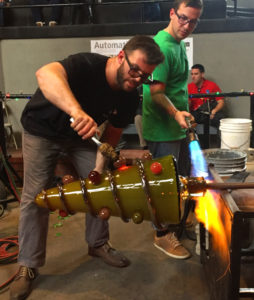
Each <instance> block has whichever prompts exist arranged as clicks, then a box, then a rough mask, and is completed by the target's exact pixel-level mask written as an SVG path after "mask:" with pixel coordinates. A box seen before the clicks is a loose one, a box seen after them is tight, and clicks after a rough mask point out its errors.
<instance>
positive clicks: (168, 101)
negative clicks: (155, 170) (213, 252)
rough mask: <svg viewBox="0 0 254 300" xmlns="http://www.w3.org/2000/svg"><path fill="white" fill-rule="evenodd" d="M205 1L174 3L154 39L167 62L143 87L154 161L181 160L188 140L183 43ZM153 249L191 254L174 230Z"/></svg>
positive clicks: (181, 256) (177, 254) (146, 130)
mask: <svg viewBox="0 0 254 300" xmlns="http://www.w3.org/2000/svg"><path fill="white" fill-rule="evenodd" d="M202 7H203V4H202V0H175V1H174V4H173V8H172V9H171V10H170V23H169V25H168V27H166V28H165V29H164V30H162V31H159V32H158V33H157V35H156V36H155V37H154V39H155V41H156V42H157V44H158V45H159V46H160V48H161V50H162V52H163V54H164V56H165V61H164V62H163V63H162V64H160V65H159V66H158V67H156V69H155V70H154V72H153V80H154V83H153V84H152V85H143V135H144V138H145V140H146V141H147V145H148V149H149V150H150V152H151V153H152V155H153V157H154V158H155V157H160V156H165V155H169V154H172V155H174V156H175V158H176V159H177V160H178V158H179V152H180V146H181V143H182V141H183V140H184V139H185V137H186V128H187V124H186V122H185V117H191V115H190V114H189V113H188V89H187V80H188V61H187V56H186V51H185V44H184V42H183V41H182V40H183V39H185V38H186V37H188V36H189V35H190V34H191V33H192V31H193V30H194V29H195V27H196V25H197V23H198V21H199V17H200V15H201V13H202ZM154 245H155V247H157V248H158V249H160V250H161V251H163V252H164V253H166V254H167V255H169V256H171V257H174V258H178V259H185V258H188V257H189V256H190V253H189V252H188V251H187V250H186V249H185V248H184V247H183V246H182V245H181V243H180V242H179V240H178V238H177V237H176V234H175V232H174V230H172V229H170V228H168V229H167V230H163V231H157V232H156V235H155V240H154Z"/></svg>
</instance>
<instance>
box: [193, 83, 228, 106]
mask: <svg viewBox="0 0 254 300" xmlns="http://www.w3.org/2000/svg"><path fill="white" fill-rule="evenodd" d="M217 92H219V93H221V89H220V88H219V87H218V85H217V84H216V83H215V82H213V81H210V80H207V79H204V81H203V84H202V87H201V89H200V90H199V89H198V87H197V86H196V84H195V83H193V82H191V83H189V84H188V93H189V94H212V93H217ZM207 99H209V98H189V101H190V110H196V109H198V108H199V106H200V105H202V104H203V103H204V101H205V100H207ZM215 99H216V100H217V101H218V100H221V99H223V97H216V98H215Z"/></svg>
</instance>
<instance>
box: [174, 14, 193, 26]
mask: <svg viewBox="0 0 254 300" xmlns="http://www.w3.org/2000/svg"><path fill="white" fill-rule="evenodd" d="M175 14H176V16H177V18H178V22H179V24H181V25H186V24H190V25H191V26H196V25H197V24H198V23H199V19H192V20H191V19H188V18H187V17H186V16H184V15H181V16H180V15H178V13H177V11H176V10H175Z"/></svg>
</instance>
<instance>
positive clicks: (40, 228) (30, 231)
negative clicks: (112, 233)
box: [18, 132, 109, 268]
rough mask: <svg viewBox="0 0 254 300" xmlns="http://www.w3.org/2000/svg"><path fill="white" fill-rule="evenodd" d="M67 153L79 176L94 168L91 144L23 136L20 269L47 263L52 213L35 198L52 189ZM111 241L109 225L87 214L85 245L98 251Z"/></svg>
mask: <svg viewBox="0 0 254 300" xmlns="http://www.w3.org/2000/svg"><path fill="white" fill-rule="evenodd" d="M61 152H64V153H67V154H68V156H69V157H70V159H71V161H72V163H73V165H74V167H75V169H76V171H77V173H78V174H79V175H80V176H82V177H87V176H88V174H89V172H90V171H91V170H92V169H93V168H94V166H95V157H96V147H94V145H90V144H89V143H88V142H80V143H75V142H73V141H70V142H68V141H64V142H57V141H52V140H48V139H46V138H42V137H38V136H34V135H31V134H29V133H27V132H25V133H24V134H23V159H24V186H23V192H22V197H21V204H20V221H19V258H18V261H19V263H20V265H24V266H26V267H30V268H38V267H41V266H42V265H43V264H44V263H45V255H46V240H47V232H48V219H49V210H48V209H45V208H41V207H38V206H37V205H36V204H35V202H34V199H35V196H36V195H37V194H38V193H40V192H41V191H42V189H45V188H49V187H50V186H51V182H52V181H53V178H54V170H55V166H56V163H57V158H58V156H59V153H61ZM108 239H109V231H108V222H107V221H103V220H101V219H100V218H95V217H93V216H92V215H90V214H86V241H87V243H88V245H89V246H91V247H99V246H101V245H103V244H105V243H106V242H107V241H108Z"/></svg>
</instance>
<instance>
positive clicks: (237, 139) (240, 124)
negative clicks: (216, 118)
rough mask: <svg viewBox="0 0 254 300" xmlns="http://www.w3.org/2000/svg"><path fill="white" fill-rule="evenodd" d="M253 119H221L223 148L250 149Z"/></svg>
mask: <svg viewBox="0 0 254 300" xmlns="http://www.w3.org/2000/svg"><path fill="white" fill-rule="evenodd" d="M251 130H252V120H249V119H236V118H235V119H231V118H227V119H221V120H220V131H221V148H222V149H242V150H244V149H248V148H249V147H250V132H251Z"/></svg>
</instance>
